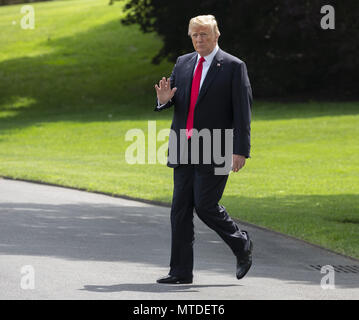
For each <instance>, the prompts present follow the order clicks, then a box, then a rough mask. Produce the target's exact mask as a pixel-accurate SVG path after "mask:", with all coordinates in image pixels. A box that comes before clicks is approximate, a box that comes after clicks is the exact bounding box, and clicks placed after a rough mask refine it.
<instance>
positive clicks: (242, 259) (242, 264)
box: [236, 239, 253, 280]
mask: <svg viewBox="0 0 359 320" xmlns="http://www.w3.org/2000/svg"><path fill="white" fill-rule="evenodd" d="M252 250H253V243H252V241H251V240H250V239H248V248H247V250H246V251H245V253H244V255H241V256H236V257H237V270H236V276H237V279H238V280H239V279H242V278H243V277H244V276H245V275H246V274H247V272H248V271H249V269H250V268H251V266H252Z"/></svg>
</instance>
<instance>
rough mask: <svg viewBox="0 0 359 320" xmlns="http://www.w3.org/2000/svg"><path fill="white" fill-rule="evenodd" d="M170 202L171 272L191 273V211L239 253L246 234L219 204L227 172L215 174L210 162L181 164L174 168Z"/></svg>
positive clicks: (182, 275) (178, 274)
mask: <svg viewBox="0 0 359 320" xmlns="http://www.w3.org/2000/svg"><path fill="white" fill-rule="evenodd" d="M173 178H174V189H173V198H172V206H171V260H170V272H169V274H170V275H172V276H178V277H186V278H187V277H192V276H193V243H194V224H193V212H194V210H195V211H196V213H197V215H198V217H199V218H200V219H201V220H202V221H203V222H204V223H205V224H206V225H207V226H208V227H209V228H211V229H212V230H214V231H215V232H216V233H217V234H218V235H219V236H220V237H221V238H222V239H223V240H224V242H225V243H226V244H227V245H228V246H229V247H230V249H231V250H232V252H233V253H234V254H235V255H241V254H242V253H243V252H244V247H245V244H246V242H247V235H246V233H245V232H243V231H241V230H240V229H239V227H238V225H237V224H236V223H235V222H234V221H233V220H232V219H231V218H230V217H229V215H228V213H227V211H226V209H225V208H224V207H223V206H222V205H220V204H219V201H220V199H221V197H222V194H223V191H224V188H225V186H226V182H227V179H228V175H215V174H214V167H213V166H212V165H211V164H181V165H180V166H178V167H176V168H174V177H173Z"/></svg>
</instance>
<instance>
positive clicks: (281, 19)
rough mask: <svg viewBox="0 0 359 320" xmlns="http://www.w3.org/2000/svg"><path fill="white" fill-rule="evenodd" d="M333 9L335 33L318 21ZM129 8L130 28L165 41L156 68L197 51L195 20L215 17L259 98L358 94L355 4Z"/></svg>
mask: <svg viewBox="0 0 359 320" xmlns="http://www.w3.org/2000/svg"><path fill="white" fill-rule="evenodd" d="M111 1H112V0H111ZM328 4H329V5H332V6H333V7H334V9H335V29H334V30H331V29H328V30H323V29H322V28H321V24H320V22H321V19H322V18H323V16H324V14H322V13H321V12H320V11H321V8H322V6H324V5H328ZM125 10H126V16H125V18H124V19H123V20H122V22H123V23H124V24H139V25H140V27H141V29H142V30H143V32H156V33H157V34H158V35H159V36H160V37H161V38H162V39H163V47H162V48H161V49H160V51H159V52H158V54H157V55H156V56H155V57H153V63H158V62H160V61H161V60H162V59H164V58H168V59H170V60H171V61H175V59H176V57H177V56H179V55H181V54H184V53H187V52H191V51H193V47H192V44H191V41H190V39H189V38H188V35H187V32H188V22H189V20H190V18H192V17H194V16H196V15H201V14H213V15H214V16H215V17H216V19H217V21H218V25H219V29H220V32H221V36H220V38H219V45H220V47H221V48H222V49H224V50H226V51H228V52H229V53H231V54H233V55H236V56H238V57H239V58H241V59H243V60H244V61H245V62H246V64H247V67H248V70H249V75H250V79H251V82H252V86H253V90H254V94H255V96H257V97H261V96H262V97H276V96H277V97H286V96H287V97H296V96H297V97H298V96H303V95H308V96H310V97H325V98H357V97H358V89H357V87H358V84H359V76H358V75H359V55H358V52H359V21H358V19H357V14H358V12H359V1H357V0H342V1H339V0H332V1H329V0H326V1H325V0H266V1H263V0H261V1H260V0H221V1H216V0H201V1H199V0H181V1H168V0H127V1H126V4H125Z"/></svg>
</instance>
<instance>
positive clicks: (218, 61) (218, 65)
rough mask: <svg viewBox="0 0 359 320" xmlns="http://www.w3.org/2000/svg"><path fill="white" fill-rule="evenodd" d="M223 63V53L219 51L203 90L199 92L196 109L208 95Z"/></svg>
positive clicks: (202, 87) (209, 70)
mask: <svg viewBox="0 0 359 320" xmlns="http://www.w3.org/2000/svg"><path fill="white" fill-rule="evenodd" d="M222 62H223V57H222V51H221V49H218V51H217V53H216V55H215V56H214V58H213V60H212V63H211V66H210V67H209V69H208V72H207V75H206V78H205V79H204V81H203V83H202V86H201V90H200V91H199V95H198V99H197V103H196V107H197V105H198V104H199V102H200V101H201V99H202V98H203V97H204V95H205V94H206V92H207V90H208V88H209V86H210V85H211V83H212V82H213V80H214V79H215V77H216V75H217V74H218V72H219V70H220V69H221V66H222Z"/></svg>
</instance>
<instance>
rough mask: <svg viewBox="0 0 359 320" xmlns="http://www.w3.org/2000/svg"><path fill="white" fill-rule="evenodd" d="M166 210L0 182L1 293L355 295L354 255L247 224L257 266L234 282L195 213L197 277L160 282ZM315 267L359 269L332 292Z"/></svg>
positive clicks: (338, 278) (358, 288)
mask: <svg viewBox="0 0 359 320" xmlns="http://www.w3.org/2000/svg"><path fill="white" fill-rule="evenodd" d="M169 213H170V208H168V207H161V206H155V205H150V204H146V203H142V202H137V201H130V200H124V199H120V198H114V197H110V196H106V195H101V194H95V193H89V192H84V191H78V190H73V189H66V188H61V187H53V186H47V185H40V184H34V183H29V182H22V181H13V180H7V179H0V275H1V276H0V299H131V300H136V299H145V300H147V299H153V300H158V299H180V300H182V299H186V300H190V299H205V300H206V299H211V300H212V299H214V300H216V299H231V300H239V299H359V261H358V260H354V259H350V258H347V257H343V256H341V255H337V254H334V253H332V252H329V251H327V250H324V249H322V248H318V247H316V246H312V245H310V244H307V243H305V242H302V241H298V240H295V239H292V238H289V237H286V236H284V235H280V234H278V233H273V232H271V231H268V230H264V229H261V228H257V227H255V226H251V225H243V224H239V225H240V227H241V228H242V229H244V230H247V231H248V232H249V234H250V236H251V237H252V239H253V242H254V252H253V263H254V264H253V266H252V269H251V270H250V271H249V273H248V274H247V276H246V277H245V278H243V279H242V280H237V279H236V278H235V258H234V256H233V255H232V252H231V251H230V249H229V248H228V247H227V246H226V245H225V244H224V243H223V242H222V240H221V239H220V238H219V237H218V236H217V234H215V233H214V232H213V231H212V230H210V229H208V227H207V226H205V225H204V224H203V223H202V222H201V221H200V220H199V219H198V218H197V217H196V218H195V229H196V241H195V268H194V283H193V284H191V285H160V284H157V283H156V279H157V278H158V277H161V276H164V275H166V274H167V273H168V264H169V253H170V237H171V235H170V225H169ZM311 265H312V266H318V265H319V266H324V265H332V266H344V267H346V266H350V267H351V270H353V271H355V268H357V270H358V271H357V273H354V272H347V273H346V272H343V270H344V269H342V271H341V272H335V274H334V275H335V276H334V284H335V288H334V289H324V288H322V286H321V280H322V278H323V277H324V276H327V274H322V273H321V272H320V270H319V269H318V270H317V269H315V268H313V267H311ZM24 266H30V270H32V271H33V275H34V277H33V284H34V288H33V289H31V288H28V284H29V283H31V282H26V279H28V277H29V276H31V272H29V271H28V270H29V269H26V268H28V267H25V268H24ZM347 270H349V269H347ZM338 271H340V270H339V269H338ZM323 283H328V282H323Z"/></svg>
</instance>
